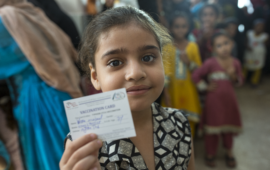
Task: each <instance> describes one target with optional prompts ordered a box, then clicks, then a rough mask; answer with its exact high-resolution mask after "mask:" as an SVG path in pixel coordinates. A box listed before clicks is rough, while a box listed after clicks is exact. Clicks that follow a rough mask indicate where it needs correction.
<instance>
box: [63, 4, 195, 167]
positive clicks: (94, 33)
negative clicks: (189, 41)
mask: <svg viewBox="0 0 270 170" xmlns="http://www.w3.org/2000/svg"><path fill="white" fill-rule="evenodd" d="M84 38H85V39H84V41H83V43H82V49H81V51H80V60H81V62H82V68H83V69H84V70H85V71H86V73H88V74H90V75H91V81H92V83H93V85H94V87H95V88H96V89H97V90H102V91H103V92H106V91H110V90H115V89H119V88H126V89H127V94H128V99H129V104H130V108H131V112H132V116H133V120H134V125H135V129H136V134H137V136H136V137H134V138H126V139H121V140H116V141H106V142H103V143H102V141H100V140H99V139H97V136H96V135H95V134H88V135H85V136H83V137H81V138H79V139H77V140H75V141H71V140H67V143H66V149H65V152H64V154H63V157H62V160H61V162H60V168H61V170H75V169H80V170H83V169H85V170H89V169H95V170H97V169H99V170H100V169H108V170H113V169H130V170H131V169H141V170H142V169H150V170H154V169H185V170H186V169H194V158H193V154H192V151H193V149H192V148H191V133H190V128H189V123H188V120H187V119H186V118H185V116H183V114H182V113H181V112H180V111H178V110H175V109H171V108H167V109H165V108H162V107H161V106H159V105H157V104H155V103H153V102H154V101H155V100H156V99H157V98H158V96H159V95H160V94H161V92H162V89H163V87H164V70H163V63H162V47H163V46H164V45H166V44H168V43H170V36H169V34H168V33H167V32H166V31H165V30H163V28H162V27H160V25H158V24H157V23H156V22H155V21H154V20H153V19H152V18H150V17H149V16H148V15H147V14H146V13H144V12H143V11H140V10H138V9H135V8H132V7H119V8H114V9H111V10H107V11H105V12H104V13H101V14H100V15H98V16H97V17H96V18H95V19H94V20H93V21H91V23H90V24H89V26H88V28H87V31H86V34H85V36H84ZM70 137H71V136H70V135H69V138H70ZM101 147H102V148H101ZM100 148H101V149H100ZM99 149H100V150H99Z"/></svg>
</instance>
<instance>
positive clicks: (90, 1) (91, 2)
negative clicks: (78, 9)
mask: <svg viewBox="0 0 270 170" xmlns="http://www.w3.org/2000/svg"><path fill="white" fill-rule="evenodd" d="M95 3H96V1H95V0H87V7H86V10H87V13H88V14H90V15H96V14H97V9H96V4H95Z"/></svg>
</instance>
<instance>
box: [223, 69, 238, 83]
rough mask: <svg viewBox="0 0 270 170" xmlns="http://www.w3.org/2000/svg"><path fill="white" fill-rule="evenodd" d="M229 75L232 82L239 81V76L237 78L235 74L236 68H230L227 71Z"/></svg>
mask: <svg viewBox="0 0 270 170" xmlns="http://www.w3.org/2000/svg"><path fill="white" fill-rule="evenodd" d="M226 72H227V74H228V75H229V77H230V79H231V80H232V81H236V79H237V76H236V72H235V68H234V67H229V68H228V69H227V70H226Z"/></svg>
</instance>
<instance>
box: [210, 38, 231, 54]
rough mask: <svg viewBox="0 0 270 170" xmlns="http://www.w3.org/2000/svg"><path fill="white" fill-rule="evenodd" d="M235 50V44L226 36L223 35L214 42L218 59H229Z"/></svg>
mask: <svg viewBox="0 0 270 170" xmlns="http://www.w3.org/2000/svg"><path fill="white" fill-rule="evenodd" d="M232 48H233V42H232V40H231V39H230V38H228V37H226V36H225V35H221V36H218V37H216V38H215V40H214V51H215V53H216V55H217V56H218V57H229V56H231V52H232Z"/></svg>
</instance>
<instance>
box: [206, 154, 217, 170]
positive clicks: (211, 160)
mask: <svg viewBox="0 0 270 170" xmlns="http://www.w3.org/2000/svg"><path fill="white" fill-rule="evenodd" d="M205 164H206V165H207V166H208V167H211V168H214V167H216V162H215V157H212V158H208V157H207V156H206V157H205Z"/></svg>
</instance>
